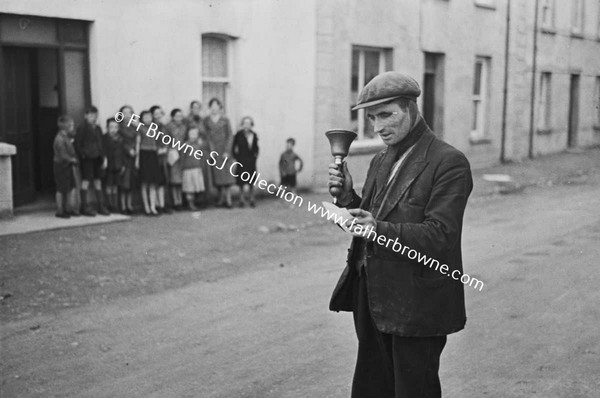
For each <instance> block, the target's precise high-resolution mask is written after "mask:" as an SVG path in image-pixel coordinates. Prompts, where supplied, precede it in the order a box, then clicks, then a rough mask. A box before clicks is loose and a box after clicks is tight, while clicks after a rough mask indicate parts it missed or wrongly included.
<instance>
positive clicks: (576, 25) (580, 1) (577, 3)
mask: <svg viewBox="0 0 600 398" xmlns="http://www.w3.org/2000/svg"><path fill="white" fill-rule="evenodd" d="M576 15H579V19H575V16H576ZM584 29H585V1H584V0H573V3H571V36H574V37H583V33H584Z"/></svg>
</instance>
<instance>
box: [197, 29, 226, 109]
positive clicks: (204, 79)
mask: <svg viewBox="0 0 600 398" xmlns="http://www.w3.org/2000/svg"><path fill="white" fill-rule="evenodd" d="M204 39H213V40H219V41H222V42H223V44H224V46H225V57H226V62H227V67H226V76H207V75H206V74H205V72H206V71H205V70H204V66H203V64H204V45H205V44H204ZM233 39H235V38H234V37H232V36H229V35H225V34H222V33H203V34H202V35H201V38H200V43H201V44H200V80H201V85H200V90H201V91H200V98H202V99H203V100H202V102H203V104H202V106H203V107H208V103H207V102H206V101H205V100H204V84H205V83H216V84H222V85H223V87H224V88H223V89H224V92H225V98H220V100H221V101H222V103H223V110H224V111H225V112H226V113H227V114H230V115H231V113H232V112H231V108H232V107H231V105H232V100H231V86H232V81H233V54H232V53H233V51H232V42H233Z"/></svg>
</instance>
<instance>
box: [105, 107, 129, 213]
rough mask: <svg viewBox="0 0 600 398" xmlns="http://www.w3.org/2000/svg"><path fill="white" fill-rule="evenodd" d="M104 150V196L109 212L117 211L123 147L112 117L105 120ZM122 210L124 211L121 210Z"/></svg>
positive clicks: (123, 154) (123, 162)
mask: <svg viewBox="0 0 600 398" xmlns="http://www.w3.org/2000/svg"><path fill="white" fill-rule="evenodd" d="M106 131H107V133H106V135H105V136H104V150H105V153H106V180H105V181H106V194H107V195H108V206H109V210H110V211H113V212H115V211H118V207H119V204H118V196H117V186H118V185H120V182H121V178H122V176H123V174H124V172H125V156H126V154H125V147H124V145H123V138H122V137H121V136H120V135H119V123H117V121H116V120H115V118H114V117H111V118H108V119H107V120H106ZM121 210H124V209H121Z"/></svg>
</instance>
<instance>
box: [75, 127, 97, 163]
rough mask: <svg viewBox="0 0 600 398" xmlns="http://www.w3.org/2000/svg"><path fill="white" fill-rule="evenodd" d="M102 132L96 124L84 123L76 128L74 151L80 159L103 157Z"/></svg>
mask: <svg viewBox="0 0 600 398" xmlns="http://www.w3.org/2000/svg"><path fill="white" fill-rule="evenodd" d="M102 141H103V140H102V130H101V129H100V127H99V126H98V125H97V124H94V125H91V124H89V123H88V122H87V121H84V122H83V124H81V125H80V126H79V127H77V133H76V134H75V151H77V155H79V157H80V158H81V159H95V158H99V157H103V156H104V148H103V145H102V144H103V142H102Z"/></svg>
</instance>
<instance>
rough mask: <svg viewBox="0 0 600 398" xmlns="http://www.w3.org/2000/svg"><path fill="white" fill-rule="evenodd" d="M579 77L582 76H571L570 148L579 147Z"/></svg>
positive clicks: (568, 145)
mask: <svg viewBox="0 0 600 398" xmlns="http://www.w3.org/2000/svg"><path fill="white" fill-rule="evenodd" d="M579 76H580V75H571V84H570V88H569V127H568V134H567V147H568V148H573V147H576V146H577V133H578V130H579Z"/></svg>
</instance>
